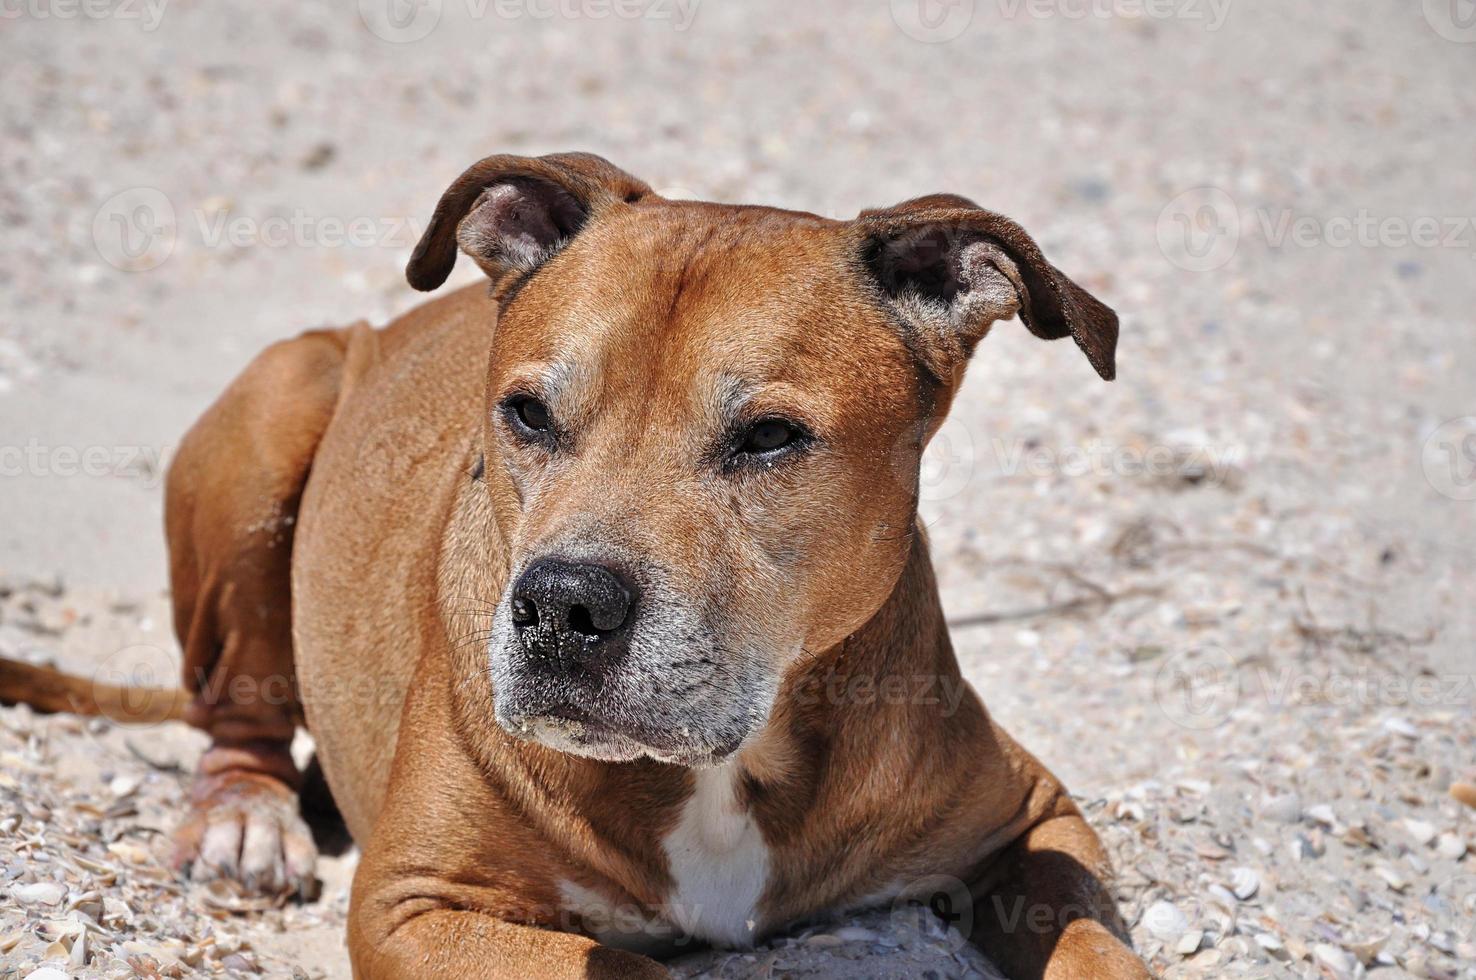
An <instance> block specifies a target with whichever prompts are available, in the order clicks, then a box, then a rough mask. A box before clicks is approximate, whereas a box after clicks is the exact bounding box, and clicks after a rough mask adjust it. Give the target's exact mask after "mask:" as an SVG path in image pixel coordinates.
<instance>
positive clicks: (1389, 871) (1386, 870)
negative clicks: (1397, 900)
mask: <svg viewBox="0 0 1476 980" xmlns="http://www.w3.org/2000/svg"><path fill="white" fill-rule="evenodd" d="M1374 874H1376V875H1378V876H1379V877H1380V878H1382V879H1383V881H1384V884H1386V885H1388V886H1389V887H1390V888H1391V889H1392V890H1394V891H1396V892H1402V891H1404V890H1405V889H1406V888H1408V887H1409V882H1408V881H1406V880H1405V879H1404V876H1403V875H1401V874H1400V873H1399V872H1398V871H1395V870H1394V869H1393V868H1391V867H1389V866H1388V865H1387V864H1380V865H1378V866H1376V867H1375V868H1374Z"/></svg>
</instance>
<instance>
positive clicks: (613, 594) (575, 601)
mask: <svg viewBox="0 0 1476 980" xmlns="http://www.w3.org/2000/svg"><path fill="white" fill-rule="evenodd" d="M634 603H635V588H634V587H633V586H632V585H631V584H630V583H629V582H628V581H626V580H625V579H624V578H623V577H622V576H620V575H618V574H616V573H615V572H614V571H611V570H610V569H608V568H606V567H604V566H603V565H592V564H588V563H584V562H572V561H565V560H563V559H561V558H540V559H539V560H538V561H535V562H534V563H533V564H531V565H529V566H528V569H527V571H525V572H523V574H522V575H521V576H519V577H518V581H517V583H516V584H515V585H514V586H513V592H512V621H513V625H514V626H515V627H516V628H517V632H518V638H519V639H520V640H521V641H522V643H523V646H524V647H525V648H526V649H527V650H528V652H529V653H534V654H540V655H544V656H549V655H552V656H556V657H559V658H560V659H567V660H585V659H589V658H591V657H593V656H595V655H596V654H597V653H603V654H614V653H616V652H617V651H614V650H613V649H611V648H612V646H613V645H615V643H616V641H622V642H620V645H622V646H623V639H624V633H625V631H624V630H623V629H622V627H624V626H625V625H626V623H627V621H628V620H629V619H630V609H631V606H632V605H633V604H634Z"/></svg>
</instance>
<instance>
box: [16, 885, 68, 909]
mask: <svg viewBox="0 0 1476 980" xmlns="http://www.w3.org/2000/svg"><path fill="white" fill-rule="evenodd" d="M10 894H11V895H13V896H14V897H15V900H16V901H18V902H20V903H21V904H22V905H60V904H61V903H62V899H64V898H66V897H67V886H66V885H61V884H58V883H56V882H54V881H37V882H34V883H32V884H29V885H16V886H14V887H13V888H11V890H10Z"/></svg>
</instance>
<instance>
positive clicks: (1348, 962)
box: [1312, 943, 1358, 980]
mask: <svg viewBox="0 0 1476 980" xmlns="http://www.w3.org/2000/svg"><path fill="white" fill-rule="evenodd" d="M1312 955H1313V957H1314V958H1315V959H1316V960H1317V962H1318V964H1319V965H1320V966H1321V967H1322V968H1323V969H1325V970H1326V971H1327V972H1328V973H1330V974H1331V975H1332V976H1333V978H1334V980H1353V978H1354V977H1355V976H1357V975H1358V960H1357V959H1356V958H1355V957H1354V956H1353V954H1352V953H1349V952H1348V951H1347V950H1343V949H1339V948H1338V947H1336V946H1330V945H1328V944H1327V943H1317V944H1316V945H1315V946H1313V947H1312Z"/></svg>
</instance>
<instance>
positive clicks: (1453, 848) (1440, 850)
mask: <svg viewBox="0 0 1476 980" xmlns="http://www.w3.org/2000/svg"><path fill="white" fill-rule="evenodd" d="M1435 853H1436V854H1439V855H1440V856H1441V857H1443V858H1445V859H1446V860H1447V861H1459V860H1460V859H1461V858H1463V857H1465V856H1466V842H1465V841H1464V840H1462V839H1461V838H1460V837H1459V836H1457V835H1456V834H1451V833H1445V834H1441V835H1440V839H1439V840H1438V841H1437V842H1436V844H1435Z"/></svg>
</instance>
